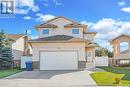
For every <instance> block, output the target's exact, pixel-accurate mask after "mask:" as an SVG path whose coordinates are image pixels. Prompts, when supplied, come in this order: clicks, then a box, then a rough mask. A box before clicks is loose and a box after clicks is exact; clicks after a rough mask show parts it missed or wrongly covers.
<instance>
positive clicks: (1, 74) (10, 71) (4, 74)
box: [0, 69, 22, 78]
mask: <svg viewBox="0 0 130 87" xmlns="http://www.w3.org/2000/svg"><path fill="white" fill-rule="evenodd" d="M21 71H22V70H20V69H8V70H0V78H4V77H7V76H10V75H13V74H16V73H18V72H21Z"/></svg>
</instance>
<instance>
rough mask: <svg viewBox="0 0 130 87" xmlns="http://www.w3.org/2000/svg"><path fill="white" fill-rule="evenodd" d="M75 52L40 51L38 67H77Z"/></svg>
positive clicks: (60, 68)
mask: <svg viewBox="0 0 130 87" xmlns="http://www.w3.org/2000/svg"><path fill="white" fill-rule="evenodd" d="M77 61H78V59H77V52H76V51H69V52H67V51H62V52H57V51H56V52H55V51H50V52H41V53H40V69H41V70H69V69H71V70H73V69H77V66H78V65H77Z"/></svg>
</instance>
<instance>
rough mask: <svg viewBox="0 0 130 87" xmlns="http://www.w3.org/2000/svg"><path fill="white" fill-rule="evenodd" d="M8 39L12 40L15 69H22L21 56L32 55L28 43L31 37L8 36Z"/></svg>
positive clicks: (20, 35) (22, 35)
mask: <svg viewBox="0 0 130 87" xmlns="http://www.w3.org/2000/svg"><path fill="white" fill-rule="evenodd" d="M7 37H8V38H9V39H11V40H12V44H11V47H12V54H13V63H14V67H20V62H21V56H23V55H30V53H31V46H30V45H29V44H28V43H27V42H26V40H29V37H28V36H27V35H25V34H7Z"/></svg>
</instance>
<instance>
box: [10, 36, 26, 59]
mask: <svg viewBox="0 0 130 87" xmlns="http://www.w3.org/2000/svg"><path fill="white" fill-rule="evenodd" d="M23 52H24V38H22V37H21V38H19V39H18V40H16V42H14V43H13V44H12V53H13V57H14V60H20V59H21V56H22V55H23Z"/></svg>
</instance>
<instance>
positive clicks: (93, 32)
mask: <svg viewBox="0 0 130 87" xmlns="http://www.w3.org/2000/svg"><path fill="white" fill-rule="evenodd" d="M84 34H97V32H84Z"/></svg>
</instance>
